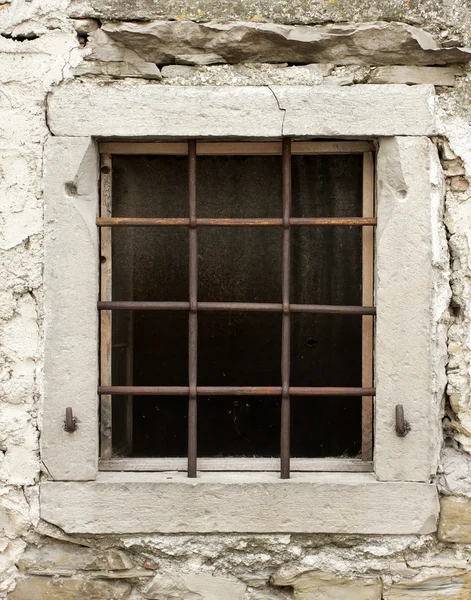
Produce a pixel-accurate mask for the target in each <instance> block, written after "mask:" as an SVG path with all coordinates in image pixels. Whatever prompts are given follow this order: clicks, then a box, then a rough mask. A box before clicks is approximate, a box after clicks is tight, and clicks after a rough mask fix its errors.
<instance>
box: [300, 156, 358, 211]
mask: <svg viewBox="0 0 471 600" xmlns="http://www.w3.org/2000/svg"><path fill="white" fill-rule="evenodd" d="M292 180H293V204H292V209H291V214H292V216H293V217H361V216H362V212H363V207H362V182H363V155H361V154H357V155H355V154H351V155H332V156H325V155H324V156H320V155H318V156H314V155H306V156H293V158H292Z"/></svg>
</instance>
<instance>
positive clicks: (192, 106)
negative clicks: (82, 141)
mask: <svg viewBox="0 0 471 600" xmlns="http://www.w3.org/2000/svg"><path fill="white" fill-rule="evenodd" d="M283 114H284V113H283V111H281V110H280V109H279V107H278V103H277V101H276V98H275V97H274V95H273V93H272V92H271V91H270V90H269V89H268V88H267V87H247V88H241V87H212V86H207V87H187V86H181V87H170V86H161V85H156V84H147V85H137V84H136V85H135V86H129V85H127V86H123V87H121V86H119V84H116V85H109V86H100V85H97V84H88V83H86V84H82V85H79V86H78V87H77V84H72V85H66V86H61V87H59V88H56V90H55V91H54V92H53V93H52V94H51V96H50V97H49V121H48V122H49V126H50V128H51V130H52V131H53V132H54V134H55V135H59V136H63V135H71V136H75V135H78V134H79V135H91V136H105V137H106V136H111V137H119V136H123V137H125V136H132V137H134V138H139V137H141V138H145V137H178V136H181V137H185V138H187V137H191V136H195V137H215V136H217V137H236V136H249V137H255V138H256V137H260V138H267V137H268V138H270V137H279V136H280V135H281V127H282V122H283ZM123 115H126V118H125V119H123Z"/></svg>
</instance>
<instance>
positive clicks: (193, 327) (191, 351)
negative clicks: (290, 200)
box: [188, 140, 198, 477]
mask: <svg viewBox="0 0 471 600" xmlns="http://www.w3.org/2000/svg"><path fill="white" fill-rule="evenodd" d="M188 190H189V209H190V230H189V269H190V273H189V288H190V289H189V295H190V313H189V315H188V378H189V400H188V477H196V469H197V465H196V456H197V433H198V430H197V400H196V384H197V357H198V314H197V308H198V305H197V303H198V231H197V228H196V140H190V141H189V142H188Z"/></svg>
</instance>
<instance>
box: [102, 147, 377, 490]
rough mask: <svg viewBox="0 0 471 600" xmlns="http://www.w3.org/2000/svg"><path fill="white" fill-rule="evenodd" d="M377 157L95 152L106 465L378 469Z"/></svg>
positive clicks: (265, 150)
mask: <svg viewBox="0 0 471 600" xmlns="http://www.w3.org/2000/svg"><path fill="white" fill-rule="evenodd" d="M373 149H374V146H373V144H371V143H369V142H345V143H343V144H338V143H335V142H332V143H330V142H296V141H291V140H290V139H285V140H284V141H283V142H268V143H250V142H245V143H243V142H242V143H234V142H229V143H224V142H222V143H221V142H219V143H205V142H197V141H195V140H190V141H189V142H187V143H180V144H172V143H167V144H165V143H160V144H159V143H157V144H154V145H152V144H145V145H139V144H132V145H127V144H102V148H101V150H102V168H101V172H102V179H101V186H102V191H101V198H102V202H101V218H99V219H98V224H99V225H100V226H101V265H102V267H101V302H100V303H99V309H100V310H101V349H102V351H101V361H102V363H101V377H102V382H101V386H100V388H99V393H100V394H101V419H102V427H101V431H102V437H101V456H102V458H103V459H104V460H103V461H102V463H101V466H102V468H104V469H109V470H121V469H123V468H126V467H127V468H132V469H133V470H136V469H139V465H140V463H139V461H138V460H132V461H128V462H126V461H122V460H121V461H120V460H119V459H118V460H114V461H113V462H111V463H110V462H108V461H107V459H109V458H111V457H112V456H118V457H119V456H125V455H129V456H131V457H143V456H144V457H152V456H153V457H165V458H170V457H184V456H186V455H187V456H188V467H187V470H188V475H189V476H190V477H196V474H197V469H198V464H197V457H198V455H200V456H201V457H202V458H203V459H205V460H204V461H203V467H205V468H206V469H208V470H210V469H212V470H219V469H220V468H221V465H223V468H225V469H232V470H238V469H245V470H263V469H264V467H265V468H266V467H268V468H269V469H270V470H272V469H280V470H281V477H282V478H288V477H289V473H290V466H291V465H290V463H291V462H292V463H293V465H292V466H293V468H295V469H296V470H318V469H319V468H325V465H327V464H329V467H330V469H331V470H339V471H342V470H346V469H348V470H355V469H357V470H368V468H369V469H371V468H372V463H371V459H372V455H371V451H372V433H373V431H372V396H373V394H374V389H373V386H372V339H373V336H372V326H373V322H372V321H373V317H372V315H373V314H374V307H373V306H372V299H373V298H372V283H373V272H372V262H373V235H372V229H373V225H374V224H375V218H374V216H373V192H374V176H373V154H372V150H373ZM113 152H114V154H112V153H113ZM129 152H132V154H131V155H130V154H129ZM148 152H152V154H146V153H148ZM139 153H140V154H139ZM188 265H189V267H188ZM362 303H365V304H366V306H361V305H362ZM110 338H111V341H110ZM110 384H112V385H110ZM285 390H286V391H285ZM110 433H111V435H110ZM277 456H279V457H281V461H280V460H277V459H276V458H274V457H277ZM340 456H343V458H347V460H344V461H343V462H342V461H323V462H322V463H321V464H319V461H312V460H306V459H312V458H331V457H340ZM221 457H224V458H226V457H230V458H234V457H237V458H239V459H240V458H245V459H246V460H237V461H234V460H216V461H215V460H207V459H208V458H213V459H214V458H221ZM248 457H251V458H250V459H248ZM272 457H273V460H259V459H260V458H265V459H267V458H269V459H270V458H272ZM292 457H294V458H293V459H292ZM357 457H361V458H363V461H362V460H351V459H352V458H357ZM254 459H255V460H254ZM349 459H350V460H349ZM280 462H281V465H280ZM185 463H186V461H185V460H173V461H172V460H170V461H168V460H153V461H145V462H142V463H141V465H142V466H144V467H145V466H147V467H149V466H150V465H152V466H153V468H154V469H156V470H159V469H160V470H169V469H170V468H175V469H181V468H186V464H185Z"/></svg>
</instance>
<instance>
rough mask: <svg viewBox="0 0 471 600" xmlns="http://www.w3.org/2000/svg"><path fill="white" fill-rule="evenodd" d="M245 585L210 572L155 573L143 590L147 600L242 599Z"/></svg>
mask: <svg viewBox="0 0 471 600" xmlns="http://www.w3.org/2000/svg"><path fill="white" fill-rule="evenodd" d="M245 590H246V586H245V585H244V584H243V583H241V582H240V581H237V580H236V579H229V578H228V577H220V576H214V575H212V574H211V573H179V574H173V573H166V574H164V575H156V576H155V577H154V579H153V580H152V581H151V583H150V584H149V585H148V586H147V587H146V589H145V590H144V592H143V596H144V598H146V599H148V600H175V599H177V598H182V599H183V598H188V600H192V599H193V598H194V600H222V599H224V600H244V598H245Z"/></svg>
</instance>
